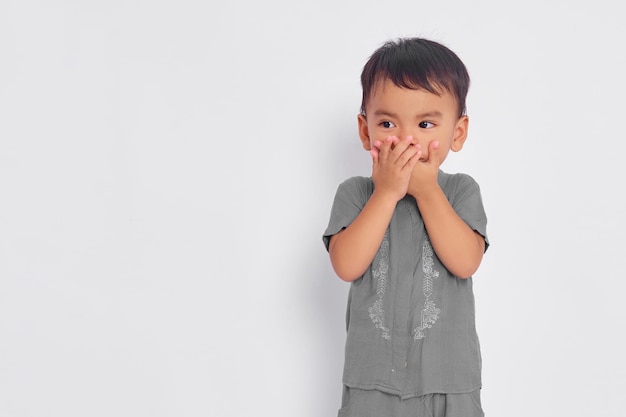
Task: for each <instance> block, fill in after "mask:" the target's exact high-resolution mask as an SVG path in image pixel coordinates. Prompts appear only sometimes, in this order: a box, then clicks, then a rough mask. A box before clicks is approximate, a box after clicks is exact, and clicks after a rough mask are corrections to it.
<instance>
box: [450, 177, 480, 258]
mask: <svg viewBox="0 0 626 417" xmlns="http://www.w3.org/2000/svg"><path fill="white" fill-rule="evenodd" d="M455 177H456V178H455V179H456V181H454V191H453V192H452V196H451V198H450V204H451V205H452V208H453V209H454V211H456V213H457V214H458V215H459V217H460V218H461V219H463V221H464V222H465V223H467V225H468V226H469V227H471V228H472V229H473V230H475V231H476V232H478V233H480V235H481V236H483V237H484V238H485V251H486V250H487V248H488V247H489V239H488V238H487V215H486V214H485V208H484V206H483V200H482V197H481V195H480V187H479V185H478V183H477V182H476V181H475V180H474V179H473V178H472V177H470V176H469V175H466V174H457V175H455Z"/></svg>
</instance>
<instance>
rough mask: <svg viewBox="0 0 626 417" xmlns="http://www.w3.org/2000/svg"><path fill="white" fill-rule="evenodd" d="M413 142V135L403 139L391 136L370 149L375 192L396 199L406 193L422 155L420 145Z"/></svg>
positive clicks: (377, 142)
mask: <svg viewBox="0 0 626 417" xmlns="http://www.w3.org/2000/svg"><path fill="white" fill-rule="evenodd" d="M412 142H413V138H412V137H411V136H409V137H407V138H405V139H403V140H400V139H398V138H397V137H396V136H389V137H387V138H386V139H385V140H383V141H380V140H376V141H375V142H374V144H373V145H374V146H373V147H372V149H371V150H370V154H371V155H372V179H373V180H374V192H376V193H377V194H383V195H385V196H389V198H393V199H394V201H399V200H401V199H402V198H403V197H404V196H405V195H406V193H407V189H408V187H409V180H410V178H411V172H412V171H413V167H414V166H415V164H417V162H418V160H419V158H420V156H421V155H422V152H421V150H420V148H419V145H413V144H412Z"/></svg>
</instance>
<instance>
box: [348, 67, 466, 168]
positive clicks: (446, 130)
mask: <svg viewBox="0 0 626 417" xmlns="http://www.w3.org/2000/svg"><path fill="white" fill-rule="evenodd" d="M365 114H366V116H363V115H359V118H358V122H359V136H360V137H361V142H362V143H363V148H365V149H366V150H368V151H369V150H371V149H372V148H373V147H374V142H376V141H381V142H382V141H384V140H385V139H386V138H387V137H389V136H395V137H397V138H398V139H400V140H402V139H404V138H406V137H408V136H412V137H413V144H414V145H417V144H419V145H420V146H421V149H422V156H421V158H420V159H421V160H424V161H426V160H428V157H429V151H430V149H431V148H430V144H431V143H432V142H433V141H438V142H439V149H440V156H441V162H443V161H444V160H445V158H446V156H447V155H448V152H449V151H450V150H452V151H454V152H458V151H460V150H461V149H462V148H463V143H464V142H465V139H466V138H467V127H468V118H467V116H461V117H459V115H458V106H457V103H456V99H455V98H454V96H453V95H451V94H450V93H448V92H447V91H444V93H443V94H441V95H440V96H438V95H436V94H433V93H429V92H428V91H426V90H411V89H406V88H401V87H398V86H396V85H395V84H394V83H393V82H392V81H390V80H388V79H385V80H383V81H379V82H378V84H377V85H376V88H374V90H373V91H372V94H371V95H370V97H369V100H368V101H367V102H366V107H365Z"/></svg>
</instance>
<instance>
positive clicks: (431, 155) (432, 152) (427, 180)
mask: <svg viewBox="0 0 626 417" xmlns="http://www.w3.org/2000/svg"><path fill="white" fill-rule="evenodd" d="M440 152H441V150H440V148H439V141H436V140H434V141H432V142H430V143H429V144H428V159H426V160H422V159H420V160H419V161H418V162H417V164H416V165H415V167H414V168H413V171H412V172H411V178H410V179H409V187H408V190H407V194H410V195H412V196H413V197H415V199H417V198H418V197H419V196H420V195H424V194H426V193H428V192H430V191H431V190H433V189H436V188H438V187H439V183H438V181H437V178H438V175H439V166H440V165H441V162H442V158H441V154H440Z"/></svg>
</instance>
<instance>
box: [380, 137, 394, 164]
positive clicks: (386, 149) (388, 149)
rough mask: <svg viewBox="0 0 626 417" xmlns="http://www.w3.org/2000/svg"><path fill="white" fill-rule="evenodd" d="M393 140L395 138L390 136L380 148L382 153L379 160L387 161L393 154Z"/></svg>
mask: <svg viewBox="0 0 626 417" xmlns="http://www.w3.org/2000/svg"><path fill="white" fill-rule="evenodd" d="M393 140H394V136H388V137H387V138H386V139H385V140H384V141H383V142H382V143H381V146H379V147H378V149H379V151H380V153H379V155H378V156H379V160H383V161H385V160H387V158H388V157H389V153H390V152H391V145H392V144H393Z"/></svg>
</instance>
